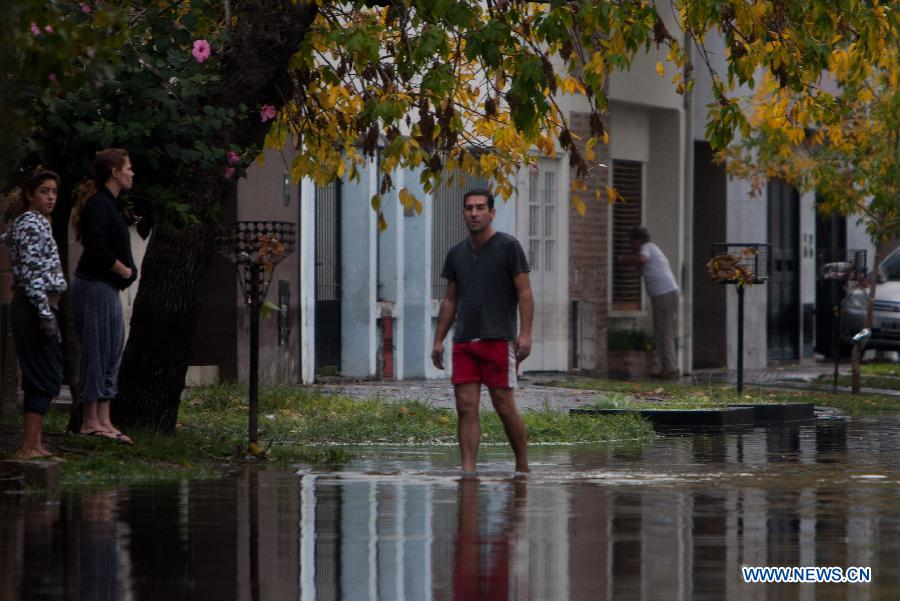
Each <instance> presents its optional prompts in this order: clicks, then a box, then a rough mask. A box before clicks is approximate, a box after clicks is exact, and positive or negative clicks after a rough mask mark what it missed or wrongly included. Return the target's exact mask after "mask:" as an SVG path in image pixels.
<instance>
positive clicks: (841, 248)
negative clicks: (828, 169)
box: [815, 210, 847, 357]
mask: <svg viewBox="0 0 900 601" xmlns="http://www.w3.org/2000/svg"><path fill="white" fill-rule="evenodd" d="M846 254H847V218H846V217H844V216H842V215H837V214H834V213H832V214H829V215H823V214H821V213H820V212H819V211H818V210H816V276H817V277H816V343H815V344H816V346H815V350H816V352H817V353H821V354H822V355H825V356H826V357H833V356H834V353H835V347H834V329H835V327H836V326H837V316H836V313H835V307H837V306H838V305H839V304H840V302H841V300H842V299H843V296H844V290H843V286H842V285H841V283H840V282H837V281H835V280H824V279H822V278H820V277H818V275H819V273H820V270H821V269H822V266H823V265H824V264H826V263H832V262H834V261H842V260H844V259H845V258H846Z"/></svg>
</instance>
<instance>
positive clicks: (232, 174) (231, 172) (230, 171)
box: [225, 167, 235, 179]
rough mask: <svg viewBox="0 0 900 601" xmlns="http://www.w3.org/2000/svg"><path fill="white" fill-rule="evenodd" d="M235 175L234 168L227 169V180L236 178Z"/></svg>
mask: <svg viewBox="0 0 900 601" xmlns="http://www.w3.org/2000/svg"><path fill="white" fill-rule="evenodd" d="M234 173H235V170H234V167H225V177H226V178H227V179H231V178H232V177H234Z"/></svg>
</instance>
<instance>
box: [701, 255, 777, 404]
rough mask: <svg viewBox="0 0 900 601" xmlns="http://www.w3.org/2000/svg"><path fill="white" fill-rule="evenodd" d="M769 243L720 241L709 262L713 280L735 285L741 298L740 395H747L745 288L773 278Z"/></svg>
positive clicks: (738, 386) (738, 354)
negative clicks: (770, 275)
mask: <svg viewBox="0 0 900 601" xmlns="http://www.w3.org/2000/svg"><path fill="white" fill-rule="evenodd" d="M769 248H770V246H769V245H768V244H761V243H758V242H746V243H736V242H716V243H714V244H713V245H712V252H711V253H710V254H711V257H710V259H709V263H707V272H708V273H709V277H710V279H712V280H714V281H716V282H719V283H720V284H735V285H736V286H737V295H738V318H737V321H738V324H737V326H738V331H737V393H738V396H740V395H741V394H743V392H744V289H745V288H746V287H747V286H752V285H753V284H762V283H765V281H766V280H768V279H769Z"/></svg>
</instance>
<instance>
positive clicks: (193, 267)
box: [113, 224, 215, 431]
mask: <svg viewBox="0 0 900 601" xmlns="http://www.w3.org/2000/svg"><path fill="white" fill-rule="evenodd" d="M214 236H215V232H214V228H213V226H210V225H206V224H201V225H196V226H193V227H191V228H189V229H188V230H186V231H168V232H167V231H161V230H157V231H156V232H154V234H153V236H152V237H151V238H150V244H149V245H148V247H147V254H146V256H145V258H144V263H143V269H142V270H141V287H140V289H139V290H138V294H137V296H136V297H135V301H134V313H133V317H132V320H131V332H130V334H129V338H128V344H127V345H126V347H125V353H124V355H123V357H122V368H121V370H120V372H119V401H118V402H116V403H113V409H114V414H113V415H114V419H115V421H118V422H121V423H122V424H123V425H127V426H142V427H146V428H151V429H156V430H160V431H171V430H173V429H174V428H175V422H176V420H177V418H178V406H179V403H180V400H181V391H182V390H183V389H184V377H185V373H186V372H187V366H188V360H189V358H190V357H189V354H190V350H191V342H192V340H193V338H194V329H195V325H196V323H197V312H198V306H197V296H198V293H199V289H200V283H201V281H202V279H203V275H204V273H205V272H206V270H207V269H208V268H209V265H210V262H211V260H212V256H213V253H214V252H215V249H214Z"/></svg>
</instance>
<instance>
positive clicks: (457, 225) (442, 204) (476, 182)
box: [431, 174, 488, 300]
mask: <svg viewBox="0 0 900 601" xmlns="http://www.w3.org/2000/svg"><path fill="white" fill-rule="evenodd" d="M487 187H488V182H487V180H486V179H484V178H480V177H475V176H471V175H463V176H462V177H461V178H460V175H459V174H445V175H444V181H443V183H441V185H440V186H439V187H438V188H436V189H435V191H434V194H433V195H432V197H433V200H432V203H433V205H432V213H431V224H432V228H431V298H434V299H438V300H440V299H442V298H443V297H444V293H445V292H446V291H447V280H445V279H444V278H442V277H441V270H442V269H443V268H444V259H445V258H446V257H447V251H449V250H450V248H451V247H452V246H453V245H454V244H456V243H457V242H459V241H460V240H463V239H464V238H465V237H466V236H468V235H469V231H468V230H467V229H466V222H465V221H464V220H463V194H465V193H466V192H468V191H469V190H471V189H473V188H487Z"/></svg>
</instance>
